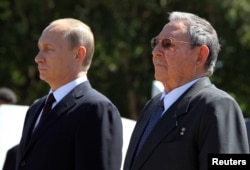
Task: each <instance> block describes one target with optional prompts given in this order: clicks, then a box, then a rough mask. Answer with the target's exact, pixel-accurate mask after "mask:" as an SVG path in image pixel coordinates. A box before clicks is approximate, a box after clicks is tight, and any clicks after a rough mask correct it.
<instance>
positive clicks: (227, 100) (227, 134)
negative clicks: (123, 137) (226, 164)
mask: <svg viewBox="0 0 250 170" xmlns="http://www.w3.org/2000/svg"><path fill="white" fill-rule="evenodd" d="M160 97H161V94H159V95H157V96H156V97H154V98H153V99H152V100H151V101H149V102H148V103H147V104H146V106H145V108H144V110H143V111H142V114H141V116H140V118H139V119H138V122H137V124H136V126H135V129H134V131H133V134H132V136H131V140H130V144H129V147H128V151H127V154H126V159H125V163H124V170H154V169H155V170H206V169H207V161H208V159H207V156H208V153H248V152H249V148H248V143H247V132H246V126H245V122H244V118H243V115H242V112H241V110H240V108H239V106H238V104H237V103H236V101H235V100H234V99H233V98H232V97H230V96H229V95H228V94H226V93H225V92H223V91H221V90H219V89H217V88H216V87H215V86H214V85H212V84H211V83H210V81H209V79H208V78H202V79H200V80H199V81H198V82H197V83H196V84H194V85H193V86H192V87H190V88H189V89H188V90H187V91H186V92H185V93H184V94H183V95H182V96H181V97H180V98H179V99H178V100H177V101H176V102H175V103H174V104H173V105H172V106H171V107H170V108H169V109H168V110H167V111H166V113H165V114H164V115H163V117H162V118H161V119H160V120H159V122H158V124H157V125H156V126H155V128H154V129H153V130H152V133H151V134H150V135H149V137H148V140H147V141H146V142H145V144H144V145H143V147H142V149H141V152H139V153H138V155H137V157H136V158H135V151H136V148H137V144H138V142H139V139H140V137H141V134H142V133H143V131H144V128H145V127H146V125H147V122H148V120H149V118H150V116H151V114H152V113H154V111H155V109H156V104H155V103H156V102H157V101H159V99H160Z"/></svg>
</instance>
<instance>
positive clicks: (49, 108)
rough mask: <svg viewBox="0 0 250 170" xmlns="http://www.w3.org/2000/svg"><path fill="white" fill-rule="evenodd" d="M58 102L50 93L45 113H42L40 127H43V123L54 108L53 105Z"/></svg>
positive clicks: (44, 107) (45, 105)
mask: <svg viewBox="0 0 250 170" xmlns="http://www.w3.org/2000/svg"><path fill="white" fill-rule="evenodd" d="M55 101H56V99H55V97H54V95H53V93H50V94H49V96H48V98H47V100H46V102H45V104H44V106H43V111H42V115H41V118H40V121H39V125H41V123H42V122H43V121H44V120H45V119H46V117H47V114H48V112H49V111H50V110H51V108H52V104H53V103H54V102H55Z"/></svg>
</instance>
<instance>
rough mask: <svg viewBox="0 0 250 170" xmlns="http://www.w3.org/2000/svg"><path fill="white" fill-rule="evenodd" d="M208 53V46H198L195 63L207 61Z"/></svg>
mask: <svg viewBox="0 0 250 170" xmlns="http://www.w3.org/2000/svg"><path fill="white" fill-rule="evenodd" d="M208 55H209V48H208V47H207V46H206V45H201V46H199V51H198V57H197V64H199V65H200V64H202V65H203V64H204V63H205V62H206V61H207V58H208Z"/></svg>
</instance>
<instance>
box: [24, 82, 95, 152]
mask: <svg viewBox="0 0 250 170" xmlns="http://www.w3.org/2000/svg"><path fill="white" fill-rule="evenodd" d="M89 88H91V86H90V84H89V82H88V81H87V82H84V83H81V84H80V85H78V86H77V87H75V88H74V89H73V90H72V91H71V92H70V93H69V94H67V95H66V96H65V97H64V98H63V99H62V100H61V101H60V102H59V103H58V104H57V105H56V106H55V108H53V109H52V110H51V111H50V113H49V115H48V117H47V119H46V121H45V122H43V125H42V127H41V128H39V129H37V130H35V131H34V132H33V134H32V135H31V139H30V142H29V143H28V146H27V149H26V151H27V150H28V149H29V148H30V147H31V146H32V145H33V144H34V143H35V142H36V141H37V140H38V139H39V137H41V136H42V134H43V133H46V131H47V130H48V129H49V127H50V126H51V125H53V124H54V123H55V122H56V121H57V120H58V119H59V118H60V117H61V116H62V115H64V114H66V113H67V111H68V110H69V109H70V108H72V107H74V106H75V105H76V103H77V99H78V98H81V97H82V96H84V92H85V91H86V90H88V89H89ZM45 98H46V97H45ZM44 100H45V99H44ZM43 103H44V101H43ZM38 110H39V111H38V113H36V114H35V115H37V114H38V115H39V113H40V112H41V109H38ZM37 117H38V116H34V117H33V121H36V119H37ZM30 129H33V128H32V127H31V126H29V130H30Z"/></svg>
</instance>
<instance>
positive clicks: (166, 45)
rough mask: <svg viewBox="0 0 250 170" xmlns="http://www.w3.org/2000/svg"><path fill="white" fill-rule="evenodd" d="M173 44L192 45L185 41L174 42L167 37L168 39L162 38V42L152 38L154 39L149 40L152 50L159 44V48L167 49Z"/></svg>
mask: <svg viewBox="0 0 250 170" xmlns="http://www.w3.org/2000/svg"><path fill="white" fill-rule="evenodd" d="M173 42H178V43H184V44H192V43H190V42H185V41H177V40H175V39H173V38H171V37H169V38H164V39H162V40H160V39H159V38H158V37H154V38H152V40H151V47H152V48H155V46H156V45H157V44H159V43H161V46H162V47H163V48H166V49H167V48H169V47H171V46H172V45H173Z"/></svg>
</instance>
